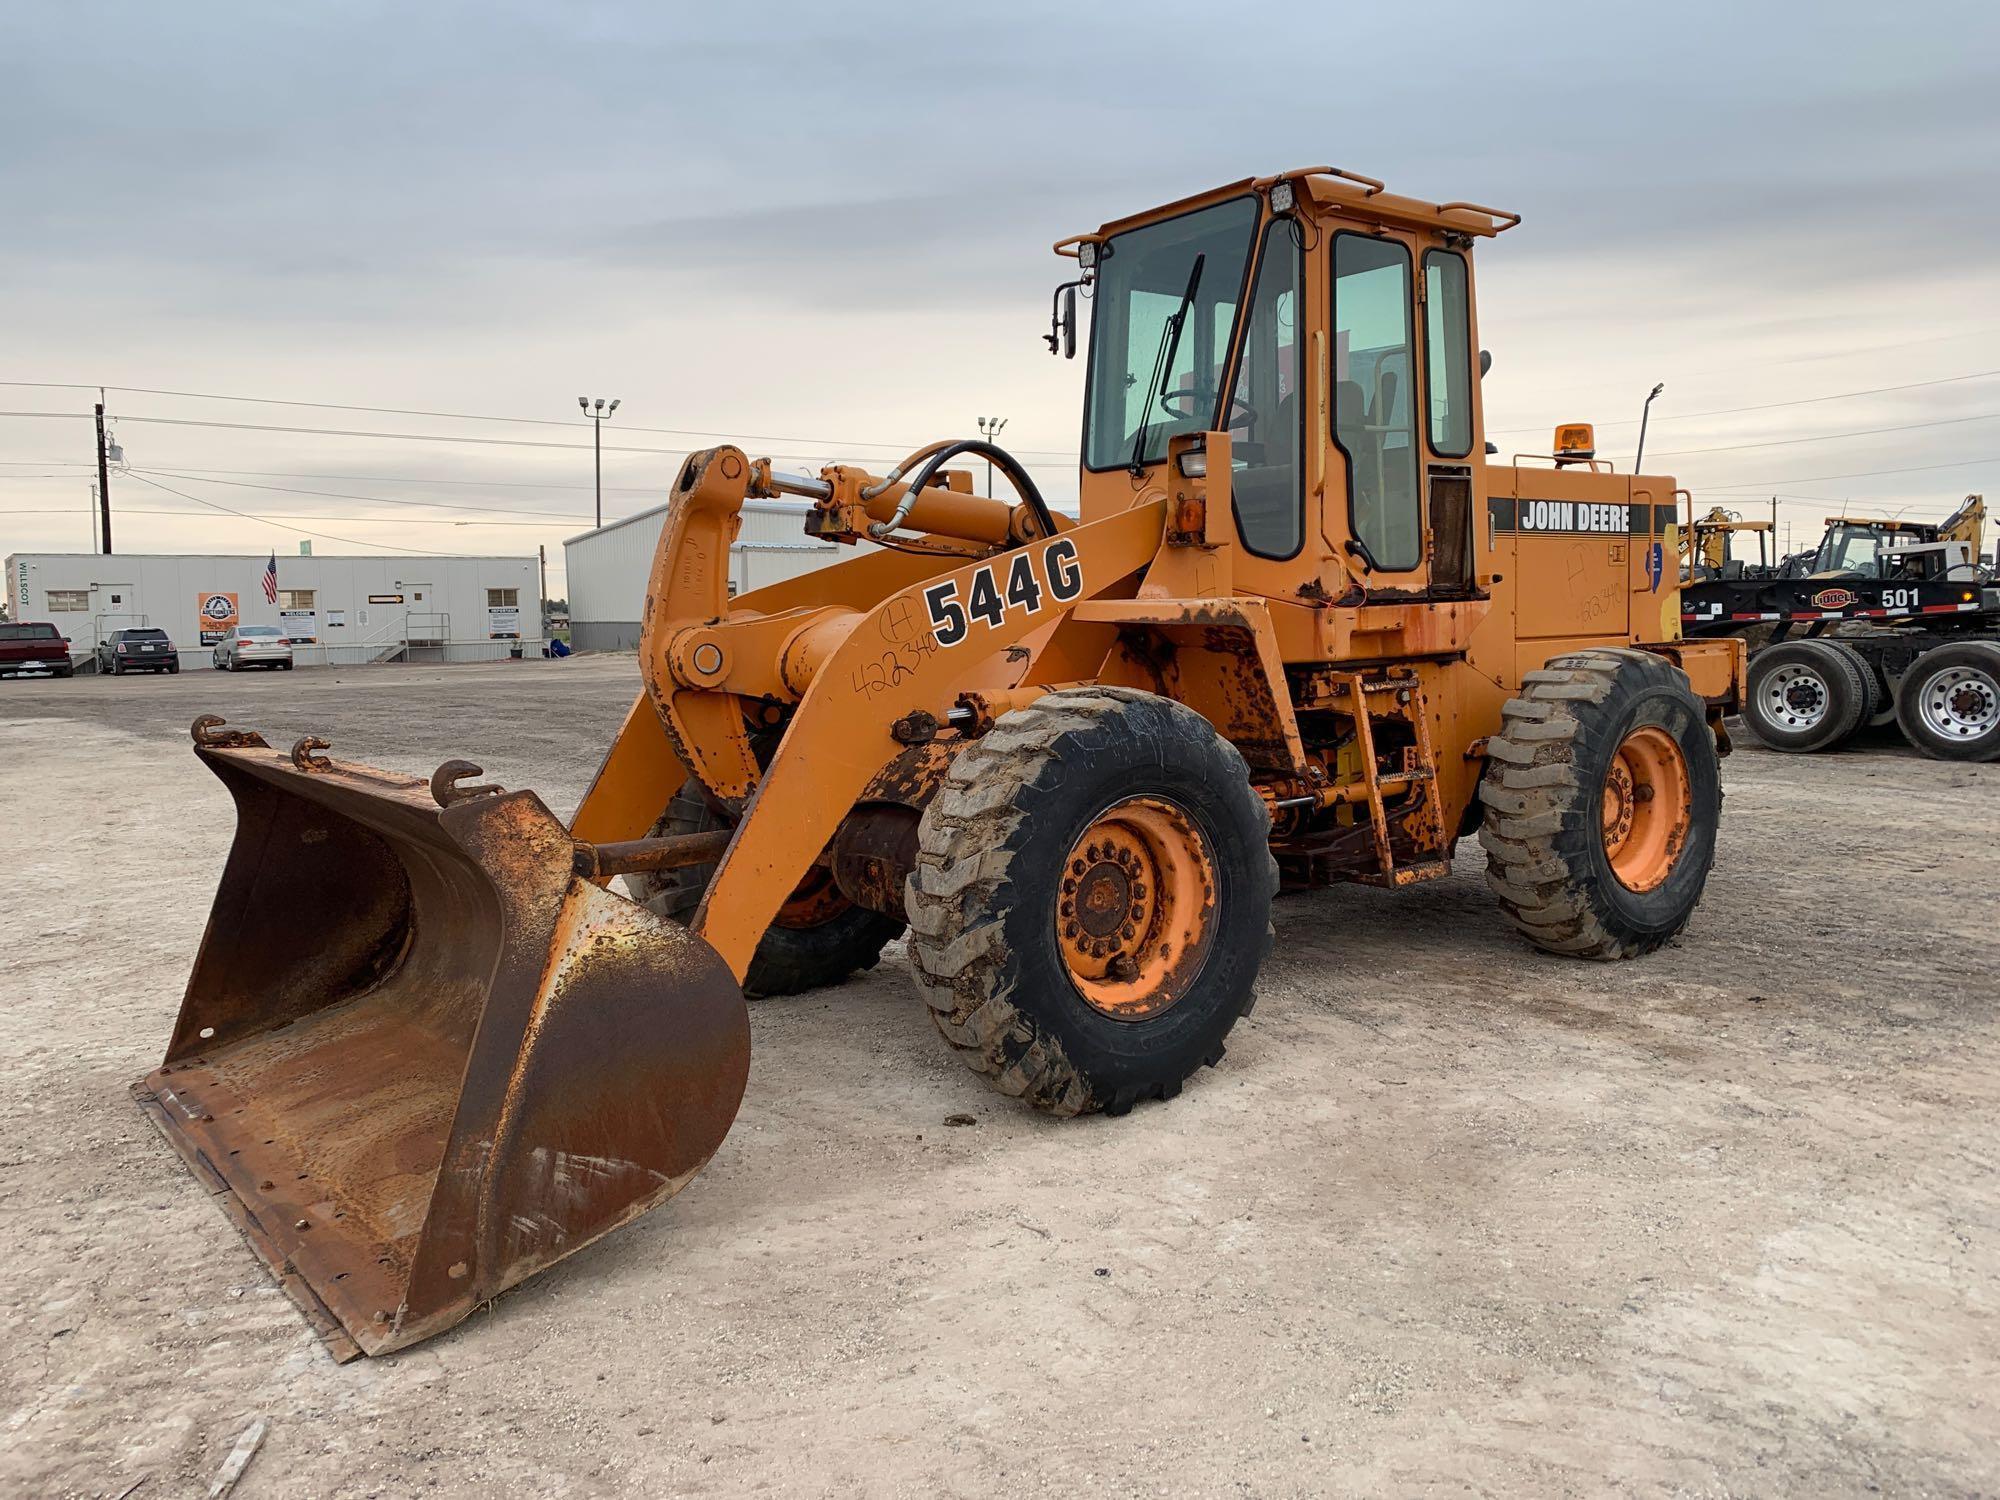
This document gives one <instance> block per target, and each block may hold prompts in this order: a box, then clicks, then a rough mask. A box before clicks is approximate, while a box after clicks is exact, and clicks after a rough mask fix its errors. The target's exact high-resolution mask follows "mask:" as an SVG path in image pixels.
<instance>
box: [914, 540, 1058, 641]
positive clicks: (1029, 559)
mask: <svg viewBox="0 0 2000 1500" xmlns="http://www.w3.org/2000/svg"><path fill="white" fill-rule="evenodd" d="M1038 558H1039V560H1040V565H1041V566H1040V569H1039V574H1040V576H1037V571H1038V570H1037V568H1036V561H1037V559H1038ZM1000 567H1004V568H1005V569H1006V573H1007V581H1006V584H1005V586H1004V587H1003V586H1002V585H1001V582H1000V575H999V573H998V572H996V571H995V570H996V568H1000ZM1082 592H1083V568H1082V566H1081V565H1080V564H1079V563H1078V562H1077V560H1076V543H1075V542H1072V541H1071V540H1069V538H1067V537H1057V538H1056V539H1055V540H1054V541H1053V542H1050V543H1049V544H1048V546H1046V547H1044V548H1042V550H1041V551H1040V552H1039V553H1034V552H1029V551H1026V550H1023V551H1020V552H1016V553H1015V554H1014V555H1013V557H1012V558H1011V559H1009V560H1008V561H1007V562H1005V563H1004V564H1003V563H982V564H981V565H980V567H979V569H978V570H977V571H976V572H975V573H974V574H973V575H972V583H971V586H970V587H969V588H967V589H966V591H965V598H964V599H963V600H962V601H961V600H960V598H959V596H958V580H957V579H955V578H952V579H947V580H946V581H945V582H943V583H934V584H932V585H931V586H930V587H929V588H927V589H925V590H924V608H925V609H927V610H928V611H930V617H931V633H932V634H933V635H934V636H936V637H937V643H938V644H939V645H940V646H956V645H957V644H958V643H959V642H960V641H962V640H964V639H965V638H966V636H967V635H968V634H969V633H970V632H971V630H972V624H971V622H972V621H973V620H977V621H978V622H979V623H980V624H982V625H986V626H994V625H998V624H999V623H1000V622H1001V621H1002V620H1004V619H1006V618H1007V612H1008V611H1009V610H1015V609H1018V610H1020V611H1021V612H1022V613H1023V614H1029V615H1032V614H1035V613H1037V612H1039V611H1040V609H1041V607H1042V605H1043V603H1044V601H1046V600H1050V599H1053V600H1054V601H1055V602H1056V603H1058V604H1066V603H1068V602H1069V601H1070V600H1071V599H1074V598H1075V597H1076V596H1077V595H1078V594H1080V593H1082Z"/></svg>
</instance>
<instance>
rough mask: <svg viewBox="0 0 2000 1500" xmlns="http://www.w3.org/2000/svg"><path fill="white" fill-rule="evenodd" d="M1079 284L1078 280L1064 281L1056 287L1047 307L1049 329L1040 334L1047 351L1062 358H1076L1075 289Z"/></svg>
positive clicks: (1080, 283)
mask: <svg viewBox="0 0 2000 1500" xmlns="http://www.w3.org/2000/svg"><path fill="white" fill-rule="evenodd" d="M1081 285H1083V283H1082V282H1080V281H1065V282H1064V283H1063V284H1062V285H1061V286H1059V287H1057V288H1056V294H1055V298H1054V300H1053V301H1052V302H1051V304H1050V307H1049V331H1048V332H1047V333H1045V334H1043V335H1042V342H1043V343H1045V344H1047V345H1048V346H1049V353H1051V354H1060V355H1061V356H1062V357H1063V358H1064V359H1075V358H1076V289H1077V288H1078V287H1079V286H1081Z"/></svg>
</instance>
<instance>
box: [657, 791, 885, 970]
mask: <svg viewBox="0 0 2000 1500" xmlns="http://www.w3.org/2000/svg"><path fill="white" fill-rule="evenodd" d="M728 826H729V820H728V819H727V818H725V817H724V816H723V815H722V814H721V813H719V812H717V811H716V810H715V809H714V808H712V807H710V806H709V804H708V799H707V798H706V797H704V796H703V795H702V789H701V783H700V782H698V781H694V780H689V781H688V782H687V783H686V784H685V785H683V786H682V787H681V789H680V791H679V792H678V793H677V794H676V795H675V797H674V800H673V801H672V802H670V803H668V804H667V810H666V812H665V813H664V814H662V815H661V817H660V821H659V822H658V823H656V824H654V825H653V837H654V838H665V837H671V836H674V835H679V834H688V833H710V832H713V831H714V830H716V829H718V828H727V827H728ZM714 876H715V866H714V865H691V866H688V867H686V868H684V869H679V870H661V871H657V872H653V873H649V874H644V875H628V876H626V877H625V888H626V890H627V891H629V892H630V893H631V896H632V899H633V900H634V901H637V902H638V903H639V904H640V905H641V906H643V907H645V908H646V909H647V910H648V911H650V912H652V913H653V914H654V915H655V916H661V917H665V918H667V919H668V920H669V921H671V922H677V923H679V924H680V925H681V926H683V927H685V926H686V925H687V924H688V923H689V922H691V921H692V920H693V919H694V913H695V908H696V907H698V906H699V905H701V897H702V893H703V892H704V891H706V890H707V889H708V883H709V881H710V880H712V879H713V878H714ZM902 930H903V925H902V923H900V922H898V921H897V920H896V919H895V918H894V917H885V916H883V915H882V914H881V913H880V912H875V911H870V910H868V908H867V907H865V906H856V905H854V904H853V903H852V902H850V901H848V900H847V899H846V898H845V897H844V896H842V895H841V894H840V892H839V891H838V890H837V889H835V888H834V887H833V878H832V876H831V875H830V874H828V872H827V871H825V870H824V869H822V868H820V867H819V866H817V865H815V866H814V867H813V871H812V873H810V874H808V875H807V876H806V878H805V880H804V881H803V882H802V883H801V884H800V886H799V888H798V889H797V890H796V891H794V892H793V893H792V899H791V900H789V901H787V902H786V903H785V905H784V907H783V908H781V909H780V910H779V912H778V915H777V917H776V919H775V920H773V922H772V923H771V925H770V927H769V928H767V929H766V930H765V932H764V936H763V937H762V938H761V939H760V940H759V941H758V943H757V953H756V956H755V957H753V958H752V959H751V960H750V968H749V972H747V973H746V974H745V975H744V976H743V993H744V994H745V995H748V996H749V997H751V998H752V999H760V998H769V997H774V996H778V995H796V994H799V993H801V992H803V991H805V990H816V989H820V988H823V987H824V986H826V985H829V984H839V983H840V982H841V981H842V980H844V979H846V978H847V977H848V976H849V975H851V974H854V973H856V972H857V971H859V970H862V969H872V968H874V967H875V965H876V964H877V963H878V962H879V961H880V960H881V957H882V949H883V948H884V947H885V946H886V945H887V944H888V943H889V942H890V940H891V939H893V938H894V937H896V935H897V934H898V933H900V932H901V931H902Z"/></svg>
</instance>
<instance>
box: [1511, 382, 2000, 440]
mask: <svg viewBox="0 0 2000 1500" xmlns="http://www.w3.org/2000/svg"><path fill="white" fill-rule="evenodd" d="M1996 375H2000V370H1975V371H1974V372H1973V373H1972V374H1970V375H1946V376H1944V377H1942V378H1941V379H1938V380H1913V381H1910V382H1909V383H1908V384H1907V385H1878V386H1872V387H1870V388H1869V389H1868V390H1865V391H1835V392H1834V393H1833V394H1832V395H1830V396H1801V397H1799V398H1798V399H1797V400H1794V401H1766V402H1763V403H1761V404H1759V405H1757V406H1720V407H1717V408H1716V409H1715V410H1713V411H1687V412H1668V413H1666V414H1665V415H1663V416H1662V417H1660V419H1659V420H1660V421H1662V422H1692V421H1695V420H1697V419H1698V418H1701V417H1733V416H1736V415H1737V414H1738V413H1741V412H1746V411H1776V410H1777V409H1778V408H1779V407H1781V406H1812V405H1815V404H1817V403H1818V402H1821V401H1847V400H1851V399H1853V398H1854V397H1856V396H1883V395H1887V394H1888V393H1890V392H1891V391H1916V390H1922V389H1924V388H1925V387H1927V386H1934V385H1957V384H1960V383H1961V382H1963V381H1967V380H1991V379H1993V378H1994V377H1995V376H1996ZM1554 425H1555V424H1554V423H1552V422H1545V423H1543V424H1542V425H1541V426H1539V427H1498V428H1495V429H1493V431H1492V432H1491V433H1490V434H1489V436H1492V437H1506V436H1510V435H1512V434H1515V433H1522V432H1546V431H1548V429H1549V428H1550V427H1553V426H1554ZM1591 425H1593V426H1596V427H1637V426H1638V425H1639V419H1638V418H1637V417H1620V418H1619V419H1618V420H1617V421H1615V422H1595V423H1593V424H1591Z"/></svg>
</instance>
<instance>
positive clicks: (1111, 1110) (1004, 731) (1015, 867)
mask: <svg viewBox="0 0 2000 1500" xmlns="http://www.w3.org/2000/svg"><path fill="white" fill-rule="evenodd" d="M1269 840H1270V815H1269V814H1268V812H1267V811H1266V810H1265V807H1264V804H1263V802H1262V800H1261V799H1260V798H1259V797H1258V796H1257V794H1256V793H1255V792H1254V791H1253V790H1251V787H1250V777H1249V770H1248V768H1247V767H1246V766H1245V765H1244V762H1243V757H1242V756H1241V755H1239V754H1238V753H1237V751H1236V748H1235V747H1234V746H1233V745H1231V744H1229V743H1228V742H1227V741H1226V740H1223V739H1222V738H1220V737H1219V736H1218V735H1217V734H1216V732H1215V730H1214V729H1213V728H1212V727H1211V726H1210V725H1209V723H1208V721H1207V720H1206V719H1204V718H1202V717H1201V715H1199V714H1197V713H1195V712H1194V711H1193V710H1192V709H1189V708H1187V707H1185V706H1184V705H1182V704H1179V703H1175V702H1173V701H1172V700H1170V699H1167V698H1162V697H1159V696H1157V695H1155V694H1152V693H1145V692H1140V691H1137V690H1135V689H1131V688H1114V687H1090V688H1076V689H1071V690H1068V691H1064V692H1057V693H1051V694H1049V695H1048V696H1046V697H1044V698H1041V699H1039V700H1037V701H1036V702H1034V703H1032V704H1030V705H1028V706H1027V707H1025V708H1019V709H1016V710H1014V711H1013V712H1011V713H1008V714H1005V715H1002V716H1001V718H1000V720H999V721H998V723H996V724H995V726H994V728H993V730H992V732H991V733H989V734H987V735H986V736H984V737H983V738H981V739H979V740H977V741H976V742H974V743H973V744H972V745H971V746H969V747H968V748H967V749H965V750H964V751H962V752H961V753H960V754H959V756H958V758H957V759H956V760H955V761H954V762H953V763H952V766H951V769H950V771H949V772H948V773H947V775H946V777H945V780H944V783H943V785H942V786H941V787H940V788H939V790H938V793H937V796H936V797H935V798H934V799H933V800H932V802H931V805H930V806H929V808H928V809H926V811H925V813H924V817H923V822H922V823H921V825H920V827H919V851H920V852H919V855H918V860H917V868H916V870H915V871H914V872H913V873H912V874H911V876H910V878H909V880H908V882H907V884H906V887H905V892H906V894H905V900H906V903H907V905H908V908H909V912H910V958H911V963H912V966H913V968H914V970H915V973H916V978H917V985H918V988H919V990H920V991H921V992H922V994H923V998H924V1002H925V1004H927V1005H928V1006H929V1007H930V1011H931V1018H932V1020H934V1021H935V1022H936V1023H937V1028H938V1030H939V1031H940V1032H941V1033H942V1034H943V1036H944V1038H945V1040H946V1041H947V1042H949V1043H950V1044H951V1046H952V1047H953V1049H954V1050H955V1051H956V1052H957V1053H958V1055H959V1057H960V1058H961V1059H962V1060H963V1061H964V1062H965V1063H966V1065H967V1066H968V1067H970V1068H972V1069H973V1071H975V1072H977V1073H980V1074H982V1075H983V1076H984V1077H985V1078H986V1080H987V1081H988V1082H989V1083H991V1084H992V1085H993V1087H994V1088H996V1089H998V1090H999V1091H1000V1092H1001V1093H1003V1094H1009V1095H1013V1096H1015V1097H1017V1098H1020V1099H1023V1100H1025V1101H1026V1102H1027V1103H1029V1104H1031V1105H1033V1106H1034V1107H1035V1108H1037V1109H1040V1110H1043V1111H1046V1112H1047V1113H1050V1114H1055V1115H1077V1114H1084V1113H1088V1112H1090V1111H1093V1110H1102V1111H1104V1112H1105V1113H1107V1114H1123V1113H1124V1112H1125V1111H1127V1110H1129V1109H1130V1108H1131V1107H1132V1106H1133V1105H1134V1104H1136V1103H1138V1102H1140V1101H1142V1100H1146V1099H1169V1098H1172V1097H1173V1096H1174V1095H1176V1094H1178V1093H1179V1092H1180V1090H1181V1084H1182V1082H1183V1081H1184V1080H1185V1079H1186V1078H1187V1077H1188V1075H1190V1074H1191V1073H1193V1072H1194V1071H1195V1070H1196V1069H1198V1068H1201V1067H1203V1066H1213V1065H1214V1064H1215V1063H1217V1062H1219V1061H1220V1060H1221V1058H1222V1053H1223V1039H1224V1038H1225V1037H1226V1036H1228V1034H1229V1031H1230V1028H1231V1027H1233V1026H1234V1025H1235V1024H1236V1021H1237V1019H1238V1017H1240V1016H1242V1015H1244V1014H1246V1013H1247V1012H1248V1011H1249V1009H1250V1007H1251V1004H1252V1001H1253V999H1254V995H1253V986H1254V984H1255V982H1256V978H1257V972H1258V970H1259V969H1260V968H1261V967H1262V966H1263V963H1264V960H1265V958H1266V956H1267V955H1268V954H1269V952H1270V948H1271V898H1272V896H1273V895H1274V894H1275V892H1276V890H1277V886H1278V867H1277V862H1276V861H1275V860H1273V859H1272V857H1271V851H1270V842H1269Z"/></svg>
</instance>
